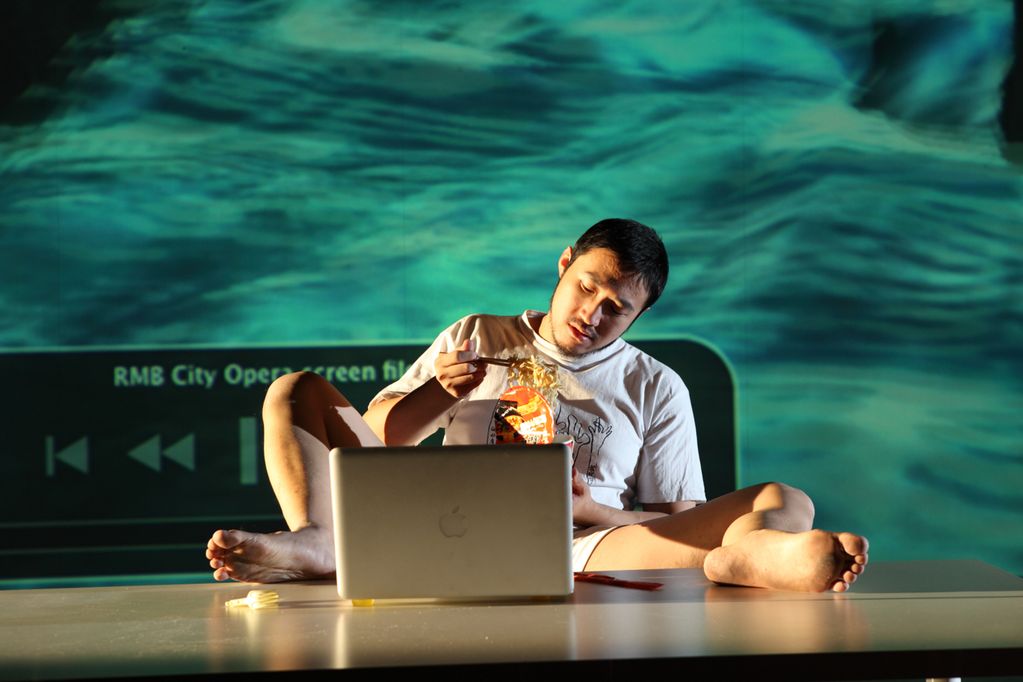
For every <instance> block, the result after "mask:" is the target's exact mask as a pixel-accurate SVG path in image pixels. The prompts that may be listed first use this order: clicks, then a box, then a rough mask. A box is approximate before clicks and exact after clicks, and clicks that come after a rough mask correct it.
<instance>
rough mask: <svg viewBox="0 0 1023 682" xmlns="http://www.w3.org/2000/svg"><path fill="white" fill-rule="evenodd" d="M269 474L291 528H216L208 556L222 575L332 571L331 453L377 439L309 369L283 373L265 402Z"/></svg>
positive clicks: (295, 576)
mask: <svg viewBox="0 0 1023 682" xmlns="http://www.w3.org/2000/svg"><path fill="white" fill-rule="evenodd" d="M263 427H264V451H265V453H266V454H265V459H266V470H267V475H268V476H269V478H270V484H271V485H272V486H273V489H274V493H275V494H276V495H277V501H278V503H279V504H280V505H281V511H282V512H283V513H284V519H285V521H286V522H287V524H288V529H289V530H288V531H282V532H279V533H273V534H269V535H266V534H262V533H249V532H246V531H241V530H218V531H216V532H215V533H214V534H213V536H212V537H211V538H210V540H209V542H208V543H207V548H206V558H207V559H209V560H210V566H211V567H212V568H213V569H214V572H213V576H214V577H215V578H216V579H217V580H228V579H232V578H233V579H235V580H245V581H250V582H281V581H284V580H300V579H304V578H315V577H322V576H327V575H330V574H332V573H333V572H334V551H333V537H332V534H333V519H332V516H331V508H330V479H329V472H328V469H329V466H328V459H327V453H328V452H329V451H330V449H331V448H335V447H354V446H378V445H381V443H380V440H379V439H378V438H377V437H376V436H375V435H374V434H373V433H372V431H371V430H370V429H369V427H368V426H367V425H366V423H365V422H364V421H363V420H362V417H361V416H360V415H359V413H358V411H356V410H355V408H353V407H352V406H351V404H350V403H349V402H348V400H347V399H346V398H345V397H344V396H343V395H341V394H340V393H339V392H338V391H337V389H335V388H334V387H333V386H332V385H331V384H330V383H329V382H327V381H326V380H325V379H323V378H322V377H320V376H319V375H316V374H313V373H311V372H297V373H295V374H289V375H286V376H283V377H280V378H279V379H277V380H276V381H274V382H273V384H271V385H270V388H269V389H268V390H267V394H266V399H265V401H264V403H263Z"/></svg>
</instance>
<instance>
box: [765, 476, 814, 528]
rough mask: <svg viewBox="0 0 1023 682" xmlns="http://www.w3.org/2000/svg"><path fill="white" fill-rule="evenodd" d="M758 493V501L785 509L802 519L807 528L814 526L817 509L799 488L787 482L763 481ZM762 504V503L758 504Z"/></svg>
mask: <svg viewBox="0 0 1023 682" xmlns="http://www.w3.org/2000/svg"><path fill="white" fill-rule="evenodd" d="M758 487H759V488H760V492H759V493H758V494H757V502H758V503H761V504H763V505H764V506H768V507H773V508H775V509H784V510H785V511H786V512H787V513H788V514H790V515H792V516H793V517H794V518H797V519H800V520H802V521H803V522H804V523H805V525H806V528H808V529H809V528H812V527H813V518H814V514H815V510H814V507H813V500H811V499H810V496H809V495H807V494H806V493H805V492H803V491H802V490H800V489H799V488H794V487H792V486H790V485H787V484H785V483H778V482H774V481H772V482H770V483H762V484H761V485H760V486H758ZM758 506H760V505H758Z"/></svg>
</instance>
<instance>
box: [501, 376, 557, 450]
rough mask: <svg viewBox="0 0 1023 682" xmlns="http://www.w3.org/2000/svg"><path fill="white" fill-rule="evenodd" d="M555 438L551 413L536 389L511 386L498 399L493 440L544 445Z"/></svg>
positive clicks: (549, 407)
mask: <svg viewBox="0 0 1023 682" xmlns="http://www.w3.org/2000/svg"><path fill="white" fill-rule="evenodd" d="M553 440H554V415H553V414H552V413H551V406H550V405H549V404H548V403H547V401H546V400H545V399H544V397H543V396H542V395H540V393H539V391H537V390H536V389H533V388H529V387H528V386H512V387H511V388H509V389H508V390H507V391H505V392H504V393H502V394H501V397H500V398H498V399H497V407H496V409H495V410H494V442H495V443H526V444H529V445H546V444H548V443H551V442H553Z"/></svg>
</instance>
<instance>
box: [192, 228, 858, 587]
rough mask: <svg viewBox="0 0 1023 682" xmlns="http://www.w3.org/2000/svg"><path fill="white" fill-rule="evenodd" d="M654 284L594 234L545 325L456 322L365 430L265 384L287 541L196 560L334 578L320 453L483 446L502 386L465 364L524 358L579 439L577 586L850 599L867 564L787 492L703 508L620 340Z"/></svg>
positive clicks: (663, 275)
mask: <svg viewBox="0 0 1023 682" xmlns="http://www.w3.org/2000/svg"><path fill="white" fill-rule="evenodd" d="M667 274H668V260H667V254H666V252H665V250H664V246H663V244H662V243H661V240H660V238H659V237H658V236H657V235H656V233H655V232H654V231H653V230H651V229H650V228H649V227H647V226H645V225H642V224H640V223H637V222H635V221H632V220H618V219H610V220H603V221H600V222H599V223H597V224H596V225H594V226H593V227H591V228H590V229H589V230H587V232H586V233H584V234H583V236H582V237H580V238H579V240H578V241H577V242H576V244H575V245H574V246H573V247H569V248H566V249H565V251H564V252H563V253H562V254H561V257H560V258H559V259H558V275H559V280H558V285H557V287H556V288H555V291H554V294H553V295H552V297H551V301H550V307H549V309H548V311H547V312H546V313H541V312H537V311H526V312H525V313H524V314H523V315H522V316H521V317H497V316H491V315H471V316H469V317H466V318H463V319H462V320H459V321H458V322H456V323H455V324H454V325H452V326H451V327H449V328H448V329H447V330H445V332H443V333H442V334H441V336H440V337H438V339H437V340H436V341H435V342H434V344H433V345H432V346H431V347H430V348H429V349H428V350H427V351H426V352H425V353H424V354H423V356H422V357H421V358H420V359H419V361H417V363H416V364H415V365H414V366H413V367H412V368H410V369H409V371H408V372H407V373H406V374H405V376H404V377H402V378H401V379H400V380H399V381H398V382H396V383H395V384H392V385H391V386H389V387H388V388H386V389H385V390H384V391H382V392H381V393H380V394H379V395H378V396H377V397H376V398H375V399H374V400H373V402H372V403H371V405H370V408H369V410H368V411H367V412H366V414H365V415H364V418H363V417H360V416H359V414H358V412H357V411H356V410H355V409H354V408H353V407H352V406H351V405H350V404H349V403H348V401H347V400H346V399H345V398H344V397H343V396H342V395H341V394H340V393H338V392H337V390H336V389H335V388H334V387H333V386H332V385H330V384H329V383H328V382H326V381H325V380H323V379H322V378H320V377H318V376H317V375H315V374H311V373H297V374H291V375H288V376H285V377H281V378H280V379H278V380H277V381H275V382H274V383H273V384H272V385H271V386H270V389H269V390H268V392H267V398H266V401H265V403H264V408H263V419H264V424H265V434H266V437H265V450H266V464H267V472H268V474H269V477H270V481H271V484H272V485H273V488H274V492H275V493H276V494H277V498H278V501H279V502H280V504H281V510H282V511H283V513H284V517H285V520H286V521H287V523H288V528H289V529H290V530H289V531H287V532H280V533H275V534H270V535H263V534H255V533H248V532H245V531H237V530H232V531H223V530H220V531H217V532H216V533H214V534H213V537H212V538H211V539H210V541H209V543H208V545H207V550H206V557H207V558H208V559H209V560H210V566H211V567H212V568H213V569H214V577H215V578H216V579H218V580H227V579H229V578H233V579H236V580H246V581H252V582H276V581H282V580H296V579H304V578H314V577H323V576H327V575H330V574H332V573H333V571H334V557H333V549H332V538H331V532H332V530H331V524H332V519H331V510H330V492H329V483H328V480H329V479H328V475H327V453H328V451H329V450H330V449H331V448H333V447H339V446H340V447H344V446H354V445H366V446H368V445H381V444H384V443H386V444H387V445H405V444H416V443H419V442H421V441H422V440H423V439H424V438H426V437H427V436H429V435H430V434H432V433H433V432H434V431H436V429H437V428H439V427H443V428H445V443H481V442H493V429H492V424H493V420H494V414H495V410H494V406H495V403H496V400H497V398H498V396H500V394H501V393H502V391H503V390H504V388H506V387H507V370H506V369H504V368H500V367H497V366H490V365H488V364H487V363H486V362H485V361H481V360H480V359H479V358H480V357H494V356H503V357H524V356H532V355H537V354H538V355H540V356H542V357H545V358H546V359H548V360H549V361H550V362H553V363H554V364H556V365H557V366H558V367H559V374H560V376H561V385H560V386H559V389H558V405H557V417H556V421H557V422H558V430H559V432H562V433H565V434H567V435H572V436H577V437H578V440H579V442H578V443H577V446H576V449H575V451H574V456H575V461H576V469H577V475H576V476H575V478H574V479H573V485H572V488H573V490H572V492H573V519H574V521H575V523H576V527H577V531H576V537H575V540H574V544H573V563H574V567H575V569H576V570H583V569H586V570H612V569H634V568H665V567H702V568H703V569H704V572H705V574H706V575H707V577H708V578H709V579H710V580H713V581H715V582H718V583H723V584H736V585H749V586H758V587H770V588H778V589H791V590H806V591H823V590H829V589H830V590H835V591H844V590H846V589H848V588H849V585H850V584H851V583H853V582H854V581H855V580H856V578H857V576H858V575H859V574H860V573H862V571H863V570H864V568H865V566H866V564H867V540H866V538H863V537H861V536H859V535H855V534H852V533H830V532H826V531H822V530H812V525H811V524H812V521H813V504H812V503H811V501H810V499H809V498H808V497H807V496H806V495H805V494H803V493H802V492H801V491H799V490H796V489H794V488H791V487H789V486H786V485H783V484H779V483H766V484H761V485H757V486H753V487H750V488H745V489H743V490H739V491H736V492H734V493H730V494H728V495H724V496H722V497H720V498H717V499H715V500H711V501H710V502H706V503H703V481H702V475H701V472H700V467H699V459H698V457H697V453H696V432H695V428H694V426H693V418H692V409H691V407H690V404H689V396H688V392H687V390H686V388H685V386H684V384H683V383H682V381H681V379H680V378H679V377H678V376H677V375H676V374H675V373H674V372H672V371H671V370H670V369H669V368H667V367H666V366H664V365H662V364H661V363H659V362H657V361H656V360H654V359H653V358H650V357H649V356H647V355H646V354H644V353H642V352H640V351H639V350H637V349H635V348H634V347H632V346H631V345H629V344H627V343H626V342H625V341H623V340H622V339H621V338H620V337H621V335H622V334H623V333H624V332H625V331H626V330H627V329H628V328H629V327H630V326H631V325H632V323H633V322H635V321H636V319H637V318H638V317H639V316H640V315H641V314H642V313H643V312H644V311H646V310H647V309H649V308H650V307H651V306H652V305H653V304H654V302H655V301H656V300H657V298H658V297H659V296H660V294H661V292H662V291H663V289H664V285H665V282H666V281H667ZM580 467H582V472H579V469H580ZM636 503H639V504H642V507H643V510H642V511H636V510H634V509H633V507H634V505H635V504H636Z"/></svg>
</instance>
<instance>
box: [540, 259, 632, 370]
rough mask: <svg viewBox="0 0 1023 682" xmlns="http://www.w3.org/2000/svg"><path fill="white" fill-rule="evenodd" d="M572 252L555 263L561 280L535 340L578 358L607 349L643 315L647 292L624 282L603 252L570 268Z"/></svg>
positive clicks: (629, 280) (615, 262)
mask: <svg viewBox="0 0 1023 682" xmlns="http://www.w3.org/2000/svg"><path fill="white" fill-rule="evenodd" d="M571 257H572V250H571V249H565V251H564V253H562V254H561V258H560V259H559V260H558V274H559V275H560V276H561V279H560V280H559V281H558V286H557V287H556V288H555V289H554V295H553V296H551V307H550V311H549V312H548V313H547V315H546V317H544V319H543V321H542V322H541V323H540V336H542V337H543V338H545V339H547V340H548V341H550V342H552V343H553V344H554V345H556V346H557V347H558V348H559V349H560V350H561V352H563V353H565V354H567V355H582V354H584V353H589V352H591V351H595V350H599V349H601V348H604V347H605V346H607V345H609V344H611V343H612V342H613V341H614V340H615V339H617V338H618V337H619V336H621V335H622V334H623V333H624V332H625V330H626V329H628V328H629V326H630V325H632V323H633V322H635V321H636V318H637V317H639V315H640V313H641V312H643V305H645V303H646V300H647V289H646V287H645V286H644V285H643V284H642V283H641V282H640V281H639V279H638V278H637V277H634V276H624V275H622V273H621V272H620V270H619V268H618V259H617V258H616V257H615V255H614V253H613V252H612V251H609V250H608V249H593V250H592V251H587V252H586V253H584V254H583V255H581V256H579V257H578V258H576V259H575V261H573V262H572V264H571V265H569V261H570V260H571Z"/></svg>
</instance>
